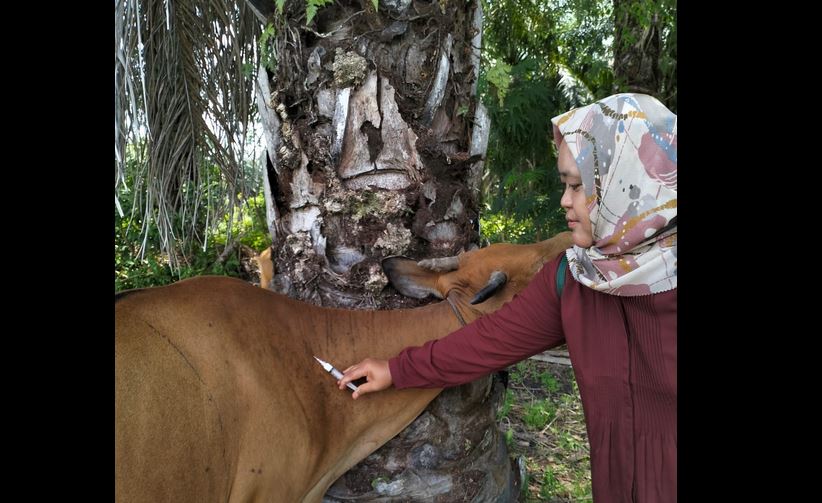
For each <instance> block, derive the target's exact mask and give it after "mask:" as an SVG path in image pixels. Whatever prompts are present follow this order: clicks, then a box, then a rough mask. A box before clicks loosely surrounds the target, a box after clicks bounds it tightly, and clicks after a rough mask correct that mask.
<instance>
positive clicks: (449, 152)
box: [249, 0, 511, 501]
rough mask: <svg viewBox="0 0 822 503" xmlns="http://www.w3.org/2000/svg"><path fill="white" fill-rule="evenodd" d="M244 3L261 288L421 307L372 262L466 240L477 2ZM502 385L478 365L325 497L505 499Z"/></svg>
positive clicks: (342, 303) (477, 158) (473, 169)
mask: <svg viewBox="0 0 822 503" xmlns="http://www.w3.org/2000/svg"><path fill="white" fill-rule="evenodd" d="M249 3H250V4H252V6H254V7H255V10H256V12H257V13H258V15H259V16H260V17H261V18H263V17H266V18H268V19H269V20H271V19H273V24H274V26H275V29H276V37H275V39H276V40H275V42H274V50H273V55H274V56H276V59H277V66H276V69H275V70H274V71H272V72H268V71H266V70H265V69H263V68H261V71H260V78H259V80H258V84H259V85H258V90H257V104H258V109H259V111H260V115H261V116H262V120H263V124H264V129H265V140H266V146H267V151H268V159H269V161H270V162H269V166H268V170H267V171H268V172H267V173H266V180H267V186H266V187H265V191H266V192H265V193H266V200H267V203H268V204H267V206H268V208H269V210H268V218H269V229H270V231H271V237H272V241H273V251H274V253H273V254H272V259H273V260H274V263H275V266H276V271H277V274H276V275H275V277H274V280H273V281H272V283H273V285H274V286H275V288H276V289H278V290H279V291H280V292H282V293H285V294H287V295H289V296H291V297H294V298H298V299H302V300H306V301H309V302H313V303H315V304H319V305H324V306H335V307H346V308H398V307H413V306H416V305H419V304H421V303H424V302H425V301H418V300H412V299H408V298H405V297H402V296H400V295H399V294H398V293H396V292H394V291H393V290H392V289H390V288H385V287H386V285H387V278H386V277H385V276H384V275H383V273H382V270H381V266H380V262H381V259H382V258H384V257H386V256H390V255H406V256H410V257H414V258H419V259H422V258H432V257H441V256H447V255H455V254H457V253H458V252H459V251H460V250H462V249H465V248H467V247H468V246H469V245H470V244H471V243H476V242H477V241H478V237H479V236H478V218H479V182H480V175H481V171H482V158H483V157H484V155H485V150H486V146H487V139H488V128H489V121H488V118H487V114H486V113H485V110H484V108H483V106H482V104H481V103H480V102H479V100H478V99H477V97H476V86H477V78H478V74H479V55H480V52H479V51H480V34H481V27H482V11H481V8H480V5H479V2H469V3H462V2H440V1H433V2H429V1H419V0H415V1H412V0H393V1H389V0H382V1H381V2H379V11H378V12H375V11H374V8H373V4H372V2H371V0H363V1H360V2H357V1H350V0H349V1H345V0H340V1H337V2H335V3H334V4H333V5H330V6H328V7H325V8H322V9H321V10H320V11H319V13H318V14H317V16H316V18H315V20H312V22H311V23H310V24H309V26H310V27H306V26H305V16H304V9H305V3H304V2H303V1H296V2H287V3H286V5H285V8H284V12H283V15H282V16H279V15H272V14H271V13H272V12H274V9H273V1H270V2H265V1H260V0H249ZM386 336H387V337H389V336H390V334H386ZM338 363H339V364H340V365H348V364H349V363H353V362H338ZM501 394H502V386H501V385H492V380H491V378H490V377H489V378H486V379H481V380H479V381H477V382H475V383H472V384H470V385H466V386H463V387H459V388H455V389H453V390H448V391H446V392H445V393H443V394H441V395H440V398H438V399H437V400H435V401H434V402H432V404H431V405H430V406H429V409H427V410H426V412H424V413H423V414H421V415H420V417H419V418H418V419H417V421H416V422H414V423H412V425H410V426H409V427H408V428H407V429H406V430H405V431H404V432H403V433H402V434H400V435H399V436H398V437H396V438H394V439H393V440H392V441H391V442H389V443H388V444H386V445H385V446H383V447H382V448H381V449H379V450H378V451H377V452H375V453H374V454H372V455H371V456H369V457H368V458H366V459H365V460H364V461H363V462H362V463H360V464H359V465H358V466H356V467H355V468H353V469H352V470H350V471H349V472H348V473H346V475H344V476H343V477H341V478H340V479H339V480H338V481H337V483H336V484H335V485H334V486H332V488H331V489H330V490H329V492H328V494H327V495H326V499H327V500H328V501H346V500H351V499H354V498H356V499H357V500H358V501H362V500H363V498H365V500H367V499H370V498H371V497H372V496H373V498H378V497H382V498H384V497H386V496H388V495H390V496H391V497H392V498H399V499H402V500H403V501H422V500H424V499H426V498H427V499H428V500H430V499H431V498H432V497H435V496H436V497H441V498H443V500H444V501H454V500H457V499H458V500H460V501H486V500H494V501H496V500H497V499H499V498H500V497H502V498H506V497H507V495H508V494H509V492H510V484H511V471H510V465H509V462H508V455H507V450H506V449H505V443H504V442H503V441H502V440H501V437H500V435H499V433H498V430H497V427H496V423H495V412H496V405H497V404H498V402H499V400H500V397H501ZM375 481H379V483H376V482H375Z"/></svg>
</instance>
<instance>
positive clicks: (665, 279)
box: [551, 93, 677, 296]
mask: <svg viewBox="0 0 822 503" xmlns="http://www.w3.org/2000/svg"><path fill="white" fill-rule="evenodd" d="M551 122H552V123H553V124H554V128H553V130H554V142H555V143H556V145H557V148H559V146H560V145H561V144H562V142H565V143H566V144H567V145H568V147H569V149H570V151H571V154H572V155H573V157H574V160H575V161H576V164H577V167H578V168H579V172H580V175H581V176H582V183H583V189H584V190H585V195H586V198H587V199H586V200H587V201H588V211H589V213H590V219H591V227H592V230H593V237H594V244H593V245H592V246H591V247H590V248H580V247H579V246H574V247H573V248H570V249H568V251H567V252H566V254H567V257H568V263H569V266H570V269H571V274H573V276H574V279H576V280H577V281H579V282H580V283H582V284H583V285H585V286H587V287H589V288H592V289H594V290H597V291H600V292H604V293H608V294H611V295H623V296H639V295H649V294H653V293H658V292H664V291H667V290H672V289H674V288H676V257H677V253H676V184H677V176H676V164H677V155H676V152H677V144H676V122H677V121H676V115H675V114H673V113H672V112H671V111H670V110H668V109H667V108H666V107H665V106H664V105H663V104H662V103H660V102H659V101H658V100H657V99H656V98H653V97H651V96H647V95H644V94H633V93H623V94H616V95H613V96H609V97H607V98H604V99H602V100H599V101H597V102H595V103H593V104H591V105H588V106H584V107H580V108H575V109H573V110H571V111H569V112H567V113H565V114H562V115H559V116H557V117H554V118H553V119H551Z"/></svg>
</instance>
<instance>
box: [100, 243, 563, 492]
mask: <svg viewBox="0 0 822 503" xmlns="http://www.w3.org/2000/svg"><path fill="white" fill-rule="evenodd" d="M570 245H571V239H570V233H567V232H566V233H562V234H560V235H558V236H556V237H554V238H552V239H549V240H546V241H543V242H541V243H536V244H532V245H510V244H499V245H492V246H489V247H487V248H483V249H480V250H474V251H471V252H467V253H464V254H461V255H460V257H459V268H458V269H457V270H455V271H451V272H432V271H430V270H425V269H422V268H420V267H418V266H417V265H416V264H414V262H413V261H410V260H408V259H399V258H393V259H386V261H385V263H384V265H385V267H386V272H387V274H388V275H389V278H390V279H391V282H392V284H394V285H395V286H396V287H397V288H398V289H399V290H400V291H402V292H403V293H405V294H410V295H413V296H424V295H426V294H428V293H431V294H434V295H436V296H438V297H441V298H442V297H447V298H448V299H449V301H450V302H452V303H453V304H454V305H455V306H456V308H457V309H458V310H459V312H460V313H461V315H462V316H463V317H464V318H465V321H467V322H470V321H471V320H473V319H475V318H477V317H479V316H481V315H482V314H484V313H487V312H491V311H493V310H495V309H498V308H499V307H500V306H502V304H503V303H505V302H507V301H508V300H510V299H511V298H512V297H513V295H514V293H516V292H518V291H519V290H521V289H522V287H523V286H525V285H526V284H527V282H528V281H529V280H530V278H531V277H532V276H533V275H534V274H535V273H536V272H537V270H538V269H539V268H540V266H541V265H542V263H543V262H545V261H547V260H550V259H551V258H553V257H555V256H556V255H557V254H558V253H560V252H561V251H562V250H564V249H565V248H567V247H568V246H570ZM494 271H502V272H504V273H505V274H506V275H507V282H506V283H504V284H503V285H501V287H500V288H499V290H498V291H497V292H496V294H495V295H492V296H491V297H490V298H488V299H487V300H485V301H484V302H481V303H479V304H477V305H471V304H470V301H471V300H472V297H473V296H474V295H475V294H476V293H477V292H478V291H479V290H480V289H481V288H482V287H483V285H484V284H485V283H486V280H487V278H489V276H490V275H491V273H492V272H494ZM497 276H499V275H497ZM459 326H460V323H459V322H458V321H457V318H456V316H455V314H454V312H453V311H452V309H451V307H450V306H449V302H440V303H437V304H432V305H428V306H424V307H420V308H416V309H408V310H388V311H364V310H360V311H357V310H343V309H330V308H322V307H317V306H314V305H311V304H307V303H304V302H300V301H296V300H293V299H290V298H288V297H285V296H282V295H279V294H276V293H274V292H271V291H268V290H263V289H260V288H257V287H254V286H252V285H250V284H248V283H246V282H243V281H240V280H237V279H232V278H226V277H199V278H192V279H188V280H184V281H180V282H179V283H176V284H173V285H170V286H166V287H161V288H153V289H145V290H133V291H127V292H122V293H119V294H117V295H116V296H115V375H116V384H115V390H116V402H115V429H116V430H115V439H116V447H115V471H116V474H115V491H116V493H115V494H116V500H117V501H121V502H143V501H146V502H149V501H150V502H158V501H173V502H175V503H178V502H186V501H191V502H206V501H215V502H216V501H220V502H223V501H266V502H269V501H276V502H280V501H282V502H298V501H302V502H319V501H321V499H322V496H323V494H324V493H325V492H326V491H327V489H328V487H329V486H330V485H331V484H332V483H333V482H334V480H335V479H337V478H338V477H339V476H340V475H342V474H343V473H344V472H345V471H347V470H348V469H349V468H351V467H352V466H354V465H355V464H356V463H358V462H359V461H361V460H362V459H363V458H365V457H366V456H368V455H369V454H370V453H372V452H373V451H375V450H376V449H377V448H379V447H380V446H381V445H383V444H384V443H385V442H387V441H388V440H389V439H391V438H392V437H393V436H394V435H396V434H397V433H398V432H399V431H401V430H402V429H403V428H404V427H405V426H406V425H408V424H409V423H410V422H411V421H412V420H413V419H414V418H415V417H416V416H417V415H418V414H420V412H422V411H423V409H424V408H425V407H426V405H427V404H428V403H429V402H430V401H431V400H433V399H434V397H436V395H437V394H438V393H439V392H440V390H437V389H433V390H432V389H429V390H422V389H406V390H389V391H387V392H384V393H376V394H374V395H366V396H364V397H362V398H361V399H360V400H357V401H354V400H351V397H350V396H349V392H347V391H346V392H343V391H340V390H338V389H337V387H336V386H335V381H334V379H333V378H332V377H330V376H329V375H328V374H327V373H325V372H324V371H323V369H322V368H321V367H320V366H319V365H317V363H316V362H315V361H314V359H313V358H312V356H313V355H317V356H319V357H320V358H323V359H325V360H327V361H330V362H331V363H333V364H335V365H336V366H337V367H339V368H345V367H346V366H348V365H350V364H351V363H354V362H357V361H360V360H361V359H363V358H365V357H367V356H370V357H377V358H388V357H390V356H393V355H394V354H396V353H397V352H399V351H400V350H401V349H402V348H403V347H405V346H408V345H419V344H422V343H423V342H425V341H427V340H429V339H433V338H438V337H442V336H444V335H446V334H448V333H449V332H451V331H453V330H455V329H456V328H458V327H459Z"/></svg>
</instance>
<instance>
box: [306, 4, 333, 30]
mask: <svg viewBox="0 0 822 503" xmlns="http://www.w3.org/2000/svg"><path fill="white" fill-rule="evenodd" d="M333 1H334V0H306V3H305V25H306V26H308V25H309V24H311V21H312V20H313V19H314V16H316V15H317V10H318V9H319V8H320V7H322V6H324V5H328V4H330V3H332V2H333Z"/></svg>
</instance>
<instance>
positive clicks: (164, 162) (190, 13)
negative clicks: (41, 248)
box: [114, 0, 260, 264]
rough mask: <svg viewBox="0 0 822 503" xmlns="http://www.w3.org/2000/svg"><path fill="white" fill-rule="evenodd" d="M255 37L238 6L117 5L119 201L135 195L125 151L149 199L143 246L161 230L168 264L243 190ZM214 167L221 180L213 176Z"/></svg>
mask: <svg viewBox="0 0 822 503" xmlns="http://www.w3.org/2000/svg"><path fill="white" fill-rule="evenodd" d="M259 31H260V23H259V21H258V20H257V19H256V18H255V17H254V14H253V13H252V12H251V10H250V9H249V8H248V7H247V6H246V4H245V2H244V1H242V0H207V1H204V2H196V1H192V0H183V1H175V2H171V1H168V0H166V1H163V0H118V1H117V4H116V9H115V47H116V49H115V72H114V73H115V164H116V168H115V170H116V172H115V197H116V194H117V193H118V192H119V191H122V190H129V188H128V187H126V186H125V181H126V176H125V166H126V164H125V159H126V148H127V147H128V148H135V151H134V154H136V155H137V156H138V157H139V158H140V159H141V161H142V162H140V163H139V165H140V167H139V168H138V171H137V173H134V182H133V184H134V187H132V188H131V190H134V191H139V192H141V193H142V194H144V195H145V199H144V200H141V204H140V205H139V206H138V207H140V208H141V211H142V212H143V217H144V218H143V219H142V220H143V222H144V228H143V241H145V236H146V234H147V232H148V230H149V229H148V227H149V226H151V225H154V226H156V228H157V230H158V231H159V236H160V246H161V249H162V250H163V251H165V252H167V253H168V254H169V257H170V261H171V263H172V264H174V263H175V258H176V257H177V253H176V252H178V251H179V249H180V248H181V247H185V246H189V245H191V244H192V243H193V242H194V241H197V240H202V239H203V236H201V235H200V234H201V233H203V230H204V229H205V227H207V226H208V225H212V224H213V223H214V222H215V221H217V220H219V219H220V218H221V217H222V216H223V215H225V214H227V213H231V212H232V211H233V208H234V204H235V202H236V201H235V200H236V194H237V192H238V191H240V192H244V191H245V187H243V184H242V183H241V180H242V179H243V172H242V171H243V160H244V155H245V144H244V139H245V136H246V129H247V125H248V121H249V116H250V113H251V111H252V103H253V101H252V96H251V93H252V91H253V83H254V75H252V73H253V72H250V71H248V70H247V69H248V68H256V64H255V59H256V54H255V39H256V36H257V35H258V34H259ZM132 146H133V147H132ZM142 148H144V149H145V151H144V152H143V151H142ZM209 165H216V166H218V167H219V176H218V178H219V180H207V171H208V166H209ZM206 181H208V182H209V183H208V184H206ZM212 188H214V194H212ZM135 195H136V194H135ZM204 195H205V196H206V198H205V200H204V199H203V196H204ZM209 197H210V198H211V199H210V200H208V198H209ZM204 210H205V211H204ZM203 213H205V215H203Z"/></svg>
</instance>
